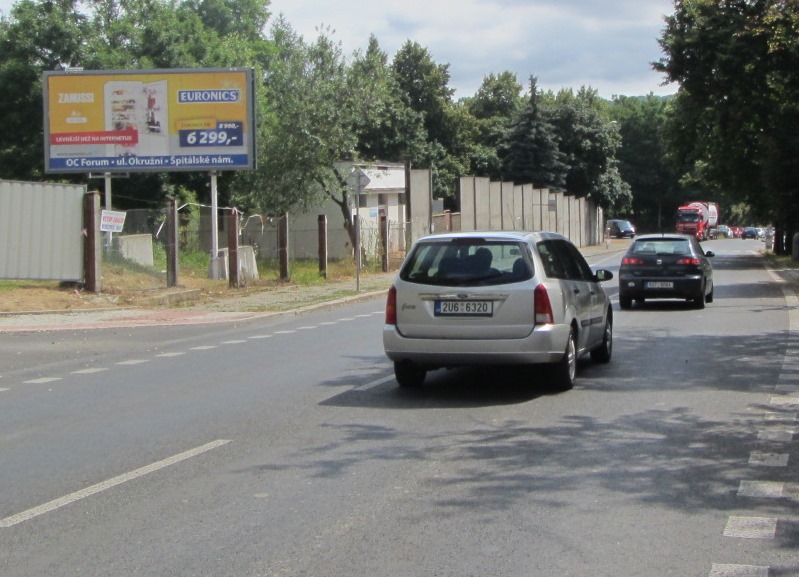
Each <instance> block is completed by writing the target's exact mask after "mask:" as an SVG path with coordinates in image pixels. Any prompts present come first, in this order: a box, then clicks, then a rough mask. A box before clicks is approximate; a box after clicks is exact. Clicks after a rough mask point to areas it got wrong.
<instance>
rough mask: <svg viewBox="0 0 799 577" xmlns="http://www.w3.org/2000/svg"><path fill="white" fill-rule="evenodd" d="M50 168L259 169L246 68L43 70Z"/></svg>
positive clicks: (250, 79)
mask: <svg viewBox="0 0 799 577" xmlns="http://www.w3.org/2000/svg"><path fill="white" fill-rule="evenodd" d="M43 85H44V132H45V135H44V136H45V139H44V158H45V172H51V173H54V172H82V173H87V172H89V173H105V172H108V173H119V172H144V171H149V172H173V171H189V170H190V171H205V170H246V169H253V168H255V131H254V122H255V112H254V109H255V105H254V102H255V99H254V95H253V74H252V70H251V69H249V68H223V69H174V70H172V69H167V70H157V69H154V70H140V71H79V72H72V71H67V72H60V71H59V72H45V73H44V79H43Z"/></svg>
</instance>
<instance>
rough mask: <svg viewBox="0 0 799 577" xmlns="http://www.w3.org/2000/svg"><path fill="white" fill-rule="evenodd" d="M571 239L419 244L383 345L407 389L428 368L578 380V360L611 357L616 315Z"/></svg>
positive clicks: (547, 236) (482, 237)
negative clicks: (522, 371)
mask: <svg viewBox="0 0 799 577" xmlns="http://www.w3.org/2000/svg"><path fill="white" fill-rule="evenodd" d="M612 278H613V273H611V272H610V271H608V270H598V271H596V272H594V271H592V270H591V268H590V267H589V265H588V263H587V262H586V261H585V259H584V258H583V256H582V254H581V253H580V251H579V250H577V248H576V247H575V246H574V245H573V244H572V243H571V242H569V240H568V239H567V238H566V237H564V236H562V235H560V234H556V233H551V232H513V231H505V232H468V233H465V232H464V233H451V234H440V235H431V236H427V237H424V238H421V239H419V240H418V241H416V242H415V243H414V245H413V247H412V248H411V250H410V252H409V253H408V256H407V257H406V259H405V262H404V263H403V265H402V267H401V268H400V271H399V274H398V275H397V278H396V280H395V282H394V284H393V286H392V287H391V289H389V292H388V298H387V302H386V318H385V325H384V327H383V346H384V349H385V353H386V356H388V358H389V359H390V360H392V361H394V374H395V376H396V379H397V382H398V383H399V385H400V386H403V387H414V386H420V385H421V384H422V383H423V382H424V379H425V376H426V374H427V372H428V371H429V370H433V369H438V368H443V367H457V366H469V365H528V364H529V365H538V364H549V365H551V369H552V370H551V371H547V372H548V373H550V376H551V378H552V379H553V380H554V383H555V384H556V386H558V387H559V388H562V389H569V388H571V387H572V386H573V384H574V379H575V376H576V370H577V359H578V358H579V357H580V356H581V355H583V354H585V353H590V354H591V358H592V359H593V360H594V361H596V362H601V363H606V362H608V361H609V360H610V357H611V352H612V346H613V311H612V308H611V305H610V300H609V299H608V297H607V295H606V294H605V291H604V290H603V289H602V287H601V286H600V284H599V283H600V282H602V281H607V280H611V279H612Z"/></svg>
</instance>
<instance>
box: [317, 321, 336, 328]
mask: <svg viewBox="0 0 799 577" xmlns="http://www.w3.org/2000/svg"><path fill="white" fill-rule="evenodd" d="M335 324H338V323H337V322H336V321H325V322H323V323H319V326H320V327H329V326H331V325H335Z"/></svg>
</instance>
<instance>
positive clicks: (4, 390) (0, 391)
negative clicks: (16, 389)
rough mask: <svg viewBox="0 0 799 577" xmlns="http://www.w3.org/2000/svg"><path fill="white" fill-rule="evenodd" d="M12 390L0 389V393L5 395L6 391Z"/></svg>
mask: <svg viewBox="0 0 799 577" xmlns="http://www.w3.org/2000/svg"><path fill="white" fill-rule="evenodd" d="M10 390H11V389H0V393H4V392H6V391H10Z"/></svg>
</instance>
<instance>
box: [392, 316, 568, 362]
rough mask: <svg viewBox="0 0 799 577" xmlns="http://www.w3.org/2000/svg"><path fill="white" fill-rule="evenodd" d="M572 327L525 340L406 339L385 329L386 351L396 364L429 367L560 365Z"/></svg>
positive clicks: (544, 329)
mask: <svg viewBox="0 0 799 577" xmlns="http://www.w3.org/2000/svg"><path fill="white" fill-rule="evenodd" d="M568 337H569V326H568V325H542V326H538V327H536V328H535V329H534V330H533V331H532V332H531V333H530V334H529V335H528V336H526V337H524V338H521V339H490V340H489V339H441V338H435V339H428V338H407V337H404V336H403V335H402V334H401V333H400V332H399V331H398V330H397V327H396V326H394V325H385V326H384V327H383V348H384V350H385V353H386V356H387V357H388V358H389V359H391V360H392V361H411V362H413V363H416V364H419V365H422V366H426V367H448V366H468V365H525V364H538V363H556V362H558V361H559V360H561V358H562V357H563V353H564V351H565V350H566V339H568Z"/></svg>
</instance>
